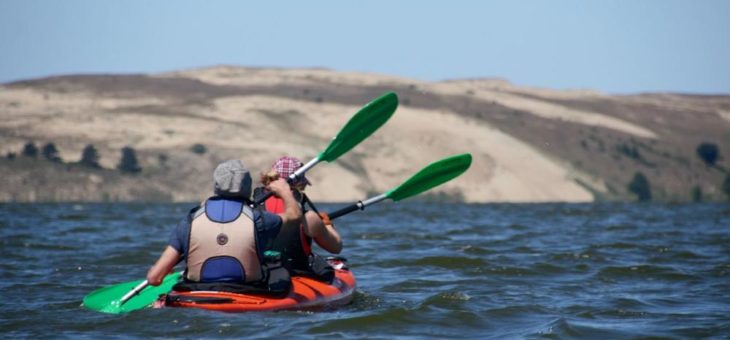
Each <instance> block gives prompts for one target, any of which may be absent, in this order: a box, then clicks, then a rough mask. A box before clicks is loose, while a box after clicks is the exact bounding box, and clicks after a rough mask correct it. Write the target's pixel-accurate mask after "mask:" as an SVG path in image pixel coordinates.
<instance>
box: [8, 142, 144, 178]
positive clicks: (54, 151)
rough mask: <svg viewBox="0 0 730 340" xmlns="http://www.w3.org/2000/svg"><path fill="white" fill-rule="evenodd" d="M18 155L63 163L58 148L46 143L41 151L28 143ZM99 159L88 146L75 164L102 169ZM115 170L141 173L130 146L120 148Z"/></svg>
mask: <svg viewBox="0 0 730 340" xmlns="http://www.w3.org/2000/svg"><path fill="white" fill-rule="evenodd" d="M20 155H21V156H23V157H29V158H38V157H39V156H42V157H43V158H45V159H47V160H49V161H51V162H57V163H65V162H64V161H63V159H61V156H60V155H59V152H58V148H56V145H55V144H54V143H47V144H45V145H43V147H42V148H41V149H38V147H37V146H36V145H35V143H33V142H28V143H26V144H25V145H24V146H23V149H22V151H21V152H20ZM15 157H16V154H15V153H14V152H8V153H7V154H6V156H5V158H7V159H15ZM99 158H100V156H99V151H98V150H97V149H96V148H95V147H94V145H92V144H88V145H86V146H85V147H84V149H83V150H82V151H81V160H80V161H78V162H77V164H80V165H82V166H86V167H89V168H93V169H101V168H102V167H101V165H100V164H99ZM116 168H117V169H118V170H119V171H121V172H126V173H138V172H141V171H142V167H141V166H140V165H139V162H138V161H137V152H136V151H135V150H134V149H133V148H132V147H130V146H125V147H124V148H122V150H121V157H120V159H119V163H117V167H116Z"/></svg>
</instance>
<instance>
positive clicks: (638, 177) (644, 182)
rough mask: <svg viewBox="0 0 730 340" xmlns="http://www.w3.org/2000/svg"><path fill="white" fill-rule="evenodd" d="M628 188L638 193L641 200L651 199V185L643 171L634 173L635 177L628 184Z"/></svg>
mask: <svg viewBox="0 0 730 340" xmlns="http://www.w3.org/2000/svg"><path fill="white" fill-rule="evenodd" d="M628 189H629V191H630V192H631V193H633V194H635V195H636V198H637V199H638V200H639V202H646V201H651V185H650V184H649V180H648V179H646V176H644V174H642V173H641V172H637V173H635V174H634V178H633V179H631V182H630V183H629V185H628Z"/></svg>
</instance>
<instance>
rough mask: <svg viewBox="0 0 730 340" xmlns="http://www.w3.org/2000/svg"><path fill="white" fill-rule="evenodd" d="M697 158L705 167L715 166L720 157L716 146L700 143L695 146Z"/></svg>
mask: <svg viewBox="0 0 730 340" xmlns="http://www.w3.org/2000/svg"><path fill="white" fill-rule="evenodd" d="M697 156H699V157H700V159H702V161H703V162H705V164H707V165H710V166H712V165H715V163H716V162H717V158H718V157H719V156H720V149H719V148H718V147H717V144H713V143H701V144H700V145H699V146H697Z"/></svg>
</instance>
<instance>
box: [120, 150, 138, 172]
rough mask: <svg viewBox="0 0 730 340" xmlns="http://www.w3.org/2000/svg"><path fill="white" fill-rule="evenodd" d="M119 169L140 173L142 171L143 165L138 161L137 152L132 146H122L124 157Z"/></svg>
mask: <svg viewBox="0 0 730 340" xmlns="http://www.w3.org/2000/svg"><path fill="white" fill-rule="evenodd" d="M117 169H119V170H120V171H122V172H128V173H138V172H140V171H142V167H140V166H139V163H138V162H137V153H136V152H135V151H134V149H133V148H132V147H129V146H125V147H124V148H122V159H121V160H120V161H119V165H117Z"/></svg>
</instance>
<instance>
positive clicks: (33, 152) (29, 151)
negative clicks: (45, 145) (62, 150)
mask: <svg viewBox="0 0 730 340" xmlns="http://www.w3.org/2000/svg"><path fill="white" fill-rule="evenodd" d="M21 155H23V156H26V157H33V158H35V157H38V148H37V147H36V146H35V144H33V142H28V143H25V145H24V146H23V152H22V153H21Z"/></svg>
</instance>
